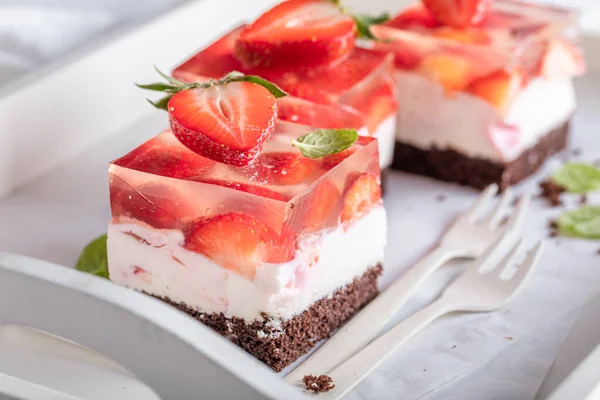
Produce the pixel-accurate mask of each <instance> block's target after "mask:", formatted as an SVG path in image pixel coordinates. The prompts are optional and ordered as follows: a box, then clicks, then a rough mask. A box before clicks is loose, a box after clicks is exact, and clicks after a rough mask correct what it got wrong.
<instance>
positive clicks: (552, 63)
mask: <svg viewBox="0 0 600 400" xmlns="http://www.w3.org/2000/svg"><path fill="white" fill-rule="evenodd" d="M585 68H586V67H585V61H584V59H583V55H582V54H581V52H580V51H579V50H578V49H577V48H576V47H575V46H574V45H573V44H572V43H570V42H568V41H566V40H562V39H556V40H553V41H552V42H550V43H549V44H548V47H547V48H546V52H545V54H544V55H543V56H542V61H541V63H540V68H539V75H540V76H543V77H545V78H547V79H563V78H571V77H574V76H579V75H583V74H584V73H585Z"/></svg>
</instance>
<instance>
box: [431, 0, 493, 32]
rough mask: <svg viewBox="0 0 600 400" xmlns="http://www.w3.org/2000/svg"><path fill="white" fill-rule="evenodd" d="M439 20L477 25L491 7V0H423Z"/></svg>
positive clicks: (459, 26)
mask: <svg viewBox="0 0 600 400" xmlns="http://www.w3.org/2000/svg"><path fill="white" fill-rule="evenodd" d="M422 2H423V4H424V5H425V7H426V8H427V9H428V10H429V12H431V14H432V15H433V16H434V18H435V19H437V20H438V21H439V22H441V23H443V24H445V25H448V26H451V27H454V28H467V27H469V26H473V25H477V24H478V23H480V22H481V21H483V19H484V18H485V16H486V14H487V12H488V10H489V9H490V8H491V7H490V6H491V0H422Z"/></svg>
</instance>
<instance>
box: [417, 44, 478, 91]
mask: <svg viewBox="0 0 600 400" xmlns="http://www.w3.org/2000/svg"><path fill="white" fill-rule="evenodd" d="M419 72H420V73H422V74H423V75H425V76H427V77H429V78H431V79H434V80H436V81H437V82H439V83H440V84H441V85H442V86H443V87H444V88H445V89H446V90H447V91H449V92H453V91H461V90H463V89H464V88H466V87H467V86H468V85H469V83H470V82H471V80H472V79H473V70H472V62H471V61H470V60H469V59H467V58H464V57H460V56H458V55H454V54H435V53H434V54H429V55H428V56H426V57H425V58H423V60H422V61H421V64H420V65H419Z"/></svg>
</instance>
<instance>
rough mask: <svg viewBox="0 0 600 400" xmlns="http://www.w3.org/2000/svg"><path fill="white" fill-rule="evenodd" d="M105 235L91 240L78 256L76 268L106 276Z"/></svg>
mask: <svg viewBox="0 0 600 400" xmlns="http://www.w3.org/2000/svg"><path fill="white" fill-rule="evenodd" d="M106 239H107V236H106V235H102V236H100V237H99V238H96V239H94V240H92V241H91V242H90V243H89V244H88V245H87V246H85V248H84V249H83V252H82V253H81V256H79V260H78V261H77V269H78V270H79V271H82V272H87V273H90V274H93V275H96V276H100V277H102V278H108V256H107V252H106Z"/></svg>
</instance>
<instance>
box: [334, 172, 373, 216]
mask: <svg viewBox="0 0 600 400" xmlns="http://www.w3.org/2000/svg"><path fill="white" fill-rule="evenodd" d="M380 200H381V185H380V183H379V178H378V177H377V176H375V175H373V174H362V175H360V176H359V177H358V178H355V180H354V182H353V183H352V184H351V185H350V186H349V187H348V189H347V190H346V193H345V195H344V205H343V207H342V217H341V221H342V224H350V223H352V222H353V221H355V220H357V219H359V218H360V217H361V216H362V215H363V214H364V213H365V212H367V211H369V210H370V209H371V208H372V207H373V206H374V205H375V204H378V203H379V201H380Z"/></svg>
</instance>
